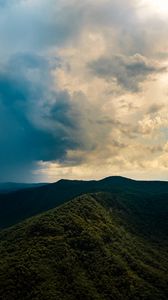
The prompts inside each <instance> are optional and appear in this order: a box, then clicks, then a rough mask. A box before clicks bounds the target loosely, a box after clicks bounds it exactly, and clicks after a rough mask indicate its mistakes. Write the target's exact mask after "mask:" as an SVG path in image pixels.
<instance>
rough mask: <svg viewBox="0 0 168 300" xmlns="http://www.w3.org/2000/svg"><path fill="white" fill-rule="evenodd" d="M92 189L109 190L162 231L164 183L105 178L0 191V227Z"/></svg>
mask: <svg viewBox="0 0 168 300" xmlns="http://www.w3.org/2000/svg"><path fill="white" fill-rule="evenodd" d="M94 192H111V193H113V195H116V197H118V198H120V199H122V203H123V205H126V206H127V208H128V209H130V210H131V211H132V213H134V214H136V215H137V214H138V216H139V218H141V216H142V217H143V218H144V216H146V219H148V218H149V219H152V220H153V221H152V222H153V227H154V228H155V227H156V226H155V223H156V222H157V224H158V225H159V226H162V229H163V230H164V228H165V227H166V226H165V220H166V218H165V217H166V216H167V213H168V182H145V181H144V182H143V181H134V180H130V179H126V178H123V177H109V178H105V179H103V180H100V181H70V180H60V181H59V182H57V183H54V184H48V185H46V186H42V187H36V188H33V189H29V190H22V191H17V192H13V193H9V194H5V195H4V194H0V228H4V227H8V226H10V225H13V224H16V223H17V222H20V221H22V220H24V219H26V218H27V217H31V216H33V215H36V214H39V213H41V212H44V211H46V210H48V209H51V208H54V207H56V206H58V205H60V204H63V203H64V202H66V201H67V200H71V199H72V198H74V197H76V196H78V195H81V194H84V193H94ZM124 203H125V204H124ZM151 207H152V210H150V208H151ZM150 211H151V212H150ZM146 221H147V220H146ZM166 222H167V221H166ZM167 225H168V223H167Z"/></svg>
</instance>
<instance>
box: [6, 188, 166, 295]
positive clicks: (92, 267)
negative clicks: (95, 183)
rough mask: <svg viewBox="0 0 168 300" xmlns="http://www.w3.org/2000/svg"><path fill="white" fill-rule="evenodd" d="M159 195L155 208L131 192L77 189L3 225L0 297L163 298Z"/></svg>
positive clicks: (163, 250) (163, 238) (162, 231)
mask: <svg viewBox="0 0 168 300" xmlns="http://www.w3.org/2000/svg"><path fill="white" fill-rule="evenodd" d="M159 197H160V201H159V203H160V206H159V204H158V203H156V204H155V202H150V201H152V200H151V199H150V200H149V201H148V202H146V201H145V200H144V199H143V197H141V199H142V202H141V203H139V201H138V200H137V203H136V204H135V201H133V200H132V199H134V197H133V195H132V194H129V196H128V195H127V197H126V198H124V197H123V198H122V195H120V196H118V195H116V194H109V193H96V194H88V195H83V196H80V197H78V198H76V199H74V200H72V201H70V202H68V203H66V204H63V205H62V206H60V207H58V208H55V209H52V210H50V211H48V212H46V213H43V214H41V215H39V216H35V217H32V218H30V219H27V220H26V221H24V222H22V223H20V224H17V225H15V226H14V227H11V228H9V229H6V230H2V231H1V234H0V299H2V300H37V299H40V300H118V299H120V300H123V299H125V300H127V299H129V300H140V299H141V300H167V295H168V274H167V270H168V255H167V250H168V247H167V240H166V234H167V232H166V230H167V229H165V228H164V226H163V224H162V223H163V222H161V212H162V213H163V212H164V209H163V202H164V203H165V201H166V200H165V198H164V197H163V198H162V196H159ZM125 199H126V200H125ZM161 200H162V201H161ZM163 200H164V201H163ZM149 203H150V204H152V205H154V206H151V207H150V211H149ZM159 207H161V208H160V209H159ZM165 207H166V205H165ZM145 209H146V214H145V213H144V214H143V212H145ZM134 212H135V215H134ZM157 212H158V213H157ZM154 220H157V223H158V226H157V228H155V227H156V223H155V224H154ZM148 227H149V228H150V230H149V228H148ZM145 228H146V231H145ZM160 237H161V238H160Z"/></svg>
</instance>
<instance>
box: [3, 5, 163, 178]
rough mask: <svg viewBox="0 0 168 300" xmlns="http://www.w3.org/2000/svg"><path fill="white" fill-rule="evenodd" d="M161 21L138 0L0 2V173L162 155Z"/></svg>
mask: <svg viewBox="0 0 168 300" xmlns="http://www.w3.org/2000/svg"><path fill="white" fill-rule="evenodd" d="M167 25H168V23H166V21H163V20H161V19H159V18H158V17H157V18H156V16H154V15H152V14H149V13H148V14H146V12H144V11H143V9H142V7H141V5H140V1H131V0H112V1H111V0H86V1H78V0H70V1H69V0H48V1H46V0H34V1H32V0H27V1H17V0H13V1H12V0H11V1H0V39H1V49H0V143H1V149H0V164H1V171H0V180H11V179H12V180H16V179H17V180H23V179H24V178H25V179H26V180H34V178H35V177H36V176H38V177H36V178H39V176H41V174H42V176H43V175H44V174H45V179H44V180H47V179H48V177H49V178H50V179H51V180H54V179H59V178H60V177H61V176H66V177H67V176H69V177H71V178H72V177H75V178H76V177H81V178H82V177H83V178H84V177H85V178H90V177H92V178H93V177H95V176H99V177H101V176H106V175H111V174H113V173H115V174H116V173H118V174H123V175H124V172H126V173H127V174H126V175H128V174H131V172H134V170H135V169H137V172H141V171H142V170H143V171H144V170H145V169H147V168H148V167H149V168H151V169H152V168H153V166H154V165H155V166H156V165H157V164H156V160H157V157H158V161H163V160H164V161H165V158H164V159H160V160H159V156H160V152H162V151H163V145H164V144H165V139H166V138H167V132H166V127H167V123H166V118H167V115H166V113H167V100H168V99H167V89H166V84H165V83H166V82H167V77H166V76H167V75H166V74H167V68H166V66H167V58H166V56H164V55H160V56H159V55H158V53H162V54H163V53H165V49H167V39H166V36H167ZM160 57H161V58H160ZM149 137H150V138H149ZM158 144H160V147H159V146H158ZM54 172H55V173H54ZM32 173H34V175H32ZM60 174H62V175H60ZM136 175H137V174H136ZM33 176H34V178H33ZM47 176H48V177H47Z"/></svg>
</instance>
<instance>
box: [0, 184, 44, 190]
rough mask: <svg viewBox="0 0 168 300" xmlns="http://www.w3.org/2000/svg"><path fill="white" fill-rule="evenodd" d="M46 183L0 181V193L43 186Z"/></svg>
mask: <svg viewBox="0 0 168 300" xmlns="http://www.w3.org/2000/svg"><path fill="white" fill-rule="evenodd" d="M46 184H47V183H16V182H0V193H9V192H15V191H18V190H21V189H28V188H34V187H40V186H44V185H46Z"/></svg>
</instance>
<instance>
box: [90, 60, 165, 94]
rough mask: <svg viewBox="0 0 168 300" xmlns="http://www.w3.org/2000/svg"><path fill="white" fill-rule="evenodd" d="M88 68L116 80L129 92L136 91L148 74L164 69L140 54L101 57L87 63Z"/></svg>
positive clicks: (101, 75) (97, 74) (108, 78)
mask: <svg viewBox="0 0 168 300" xmlns="http://www.w3.org/2000/svg"><path fill="white" fill-rule="evenodd" d="M89 68H90V69H91V70H92V72H93V74H95V75H96V76H98V77H101V78H105V79H106V80H107V81H109V80H113V81H115V80H116V81H117V84H119V85H120V86H121V87H122V88H124V89H126V90H128V91H131V92H137V91H138V90H139V88H140V84H141V83H142V82H143V81H145V79H146V78H147V77H148V76H149V75H153V74H157V73H160V72H165V71H166V68H165V67H161V66H159V65H158V64H157V63H156V62H154V61H150V60H149V59H147V58H146V57H144V56H142V55H140V54H135V55H133V56H124V55H113V56H112V57H101V58H99V59H98V60H96V61H92V62H91V63H89Z"/></svg>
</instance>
